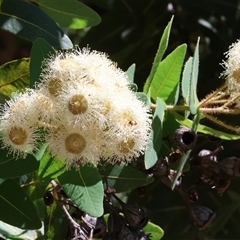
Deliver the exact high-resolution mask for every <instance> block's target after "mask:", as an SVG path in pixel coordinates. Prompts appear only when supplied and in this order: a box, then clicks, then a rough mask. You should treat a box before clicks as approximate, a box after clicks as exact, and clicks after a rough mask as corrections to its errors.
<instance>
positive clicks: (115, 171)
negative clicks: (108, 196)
mask: <svg viewBox="0 0 240 240" xmlns="http://www.w3.org/2000/svg"><path fill="white" fill-rule="evenodd" d="M102 174H103V175H102V177H103V180H105V179H107V183H108V187H111V188H114V189H115V190H116V192H126V191H130V190H133V189H135V188H137V187H141V186H144V185H147V184H149V183H151V182H152V181H153V180H154V179H153V178H152V177H149V176H148V175H147V174H145V173H142V172H140V171H138V170H136V169H134V168H131V167H130V166H123V165H121V166H119V165H108V166H106V168H105V169H104V172H102Z"/></svg>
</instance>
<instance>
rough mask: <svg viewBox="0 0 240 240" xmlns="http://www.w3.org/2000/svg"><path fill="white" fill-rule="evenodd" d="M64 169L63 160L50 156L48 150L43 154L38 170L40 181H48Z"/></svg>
mask: <svg viewBox="0 0 240 240" xmlns="http://www.w3.org/2000/svg"><path fill="white" fill-rule="evenodd" d="M64 171H65V166H64V162H63V161H61V160H59V159H57V158H54V157H52V156H51V154H50V153H49V152H45V154H44V155H43V157H42V159H41V161H40V166H39V170H38V174H39V178H40V180H41V181H46V180H48V181H50V180H52V179H54V178H57V177H58V176H60V175H61V174H62V173H63V172H64Z"/></svg>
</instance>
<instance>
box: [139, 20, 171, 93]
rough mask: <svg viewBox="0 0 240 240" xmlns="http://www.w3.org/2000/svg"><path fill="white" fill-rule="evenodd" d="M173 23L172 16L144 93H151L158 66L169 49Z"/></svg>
mask: <svg viewBox="0 0 240 240" xmlns="http://www.w3.org/2000/svg"><path fill="white" fill-rule="evenodd" d="M172 22H173V16H172V18H171V20H170V22H169V23H168V25H167V26H166V28H165V29H164V32H163V35H162V37H161V40H160V43H159V46H158V50H157V54H156V56H155V58H154V62H153V66H152V69H151V72H150V74H149V76H148V78H147V81H146V83H145V85H144V88H143V92H144V93H148V92H149V88H150V86H151V84H152V81H153V78H154V75H155V73H156V71H157V68H158V65H159V63H160V62H161V60H162V57H163V55H164V53H165V51H166V49H167V46H168V40H169V35H170V31H171V27H172Z"/></svg>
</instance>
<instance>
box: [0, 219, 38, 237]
mask: <svg viewBox="0 0 240 240" xmlns="http://www.w3.org/2000/svg"><path fill="white" fill-rule="evenodd" d="M41 232H42V231H41ZM0 234H2V235H3V236H4V237H6V239H18V240H19V239H21V240H36V238H37V236H38V234H39V232H38V231H35V230H29V231H26V230H23V229H20V228H17V227H14V226H12V225H9V224H7V223H5V222H2V221H0Z"/></svg>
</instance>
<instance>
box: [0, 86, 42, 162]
mask: <svg viewBox="0 0 240 240" xmlns="http://www.w3.org/2000/svg"><path fill="white" fill-rule="evenodd" d="M37 97H38V95H37V93H36V92H35V91H34V90H30V89H28V90H26V92H25V93H15V94H14V95H13V98H12V99H11V100H8V101H6V103H5V104H4V105H3V106H2V108H1V115H0V129H1V131H2V137H1V141H2V147H3V148H8V149H9V152H10V153H13V154H14V155H16V157H17V158H18V157H26V154H27V153H28V152H29V153H30V152H32V151H34V150H36V149H37V148H38V146H37V140H38V136H39V134H38V133H37V129H38V126H37V122H38V118H39V113H40V111H39V107H38V106H39V105H38V104H39V103H38V101H37Z"/></svg>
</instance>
